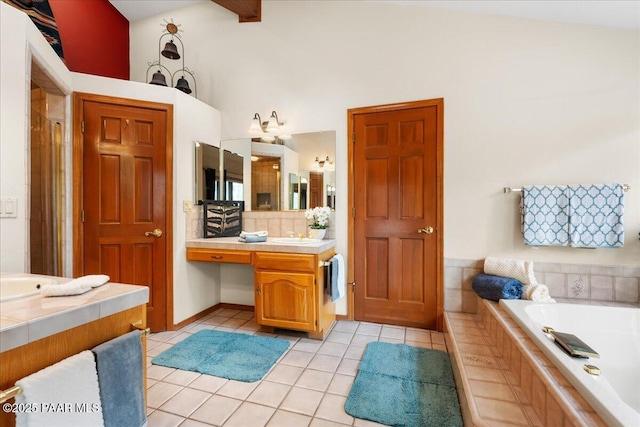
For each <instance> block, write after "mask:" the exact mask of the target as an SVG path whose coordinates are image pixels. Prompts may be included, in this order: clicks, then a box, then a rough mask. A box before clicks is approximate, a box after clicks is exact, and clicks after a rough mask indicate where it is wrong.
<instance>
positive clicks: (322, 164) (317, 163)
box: [313, 156, 333, 170]
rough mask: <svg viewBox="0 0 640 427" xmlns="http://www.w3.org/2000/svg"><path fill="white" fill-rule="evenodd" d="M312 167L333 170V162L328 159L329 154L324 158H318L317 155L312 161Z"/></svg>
mask: <svg viewBox="0 0 640 427" xmlns="http://www.w3.org/2000/svg"><path fill="white" fill-rule="evenodd" d="M313 168H314V169H316V170H333V163H331V162H330V161H329V156H327V158H326V159H324V160H319V159H318V157H316V159H315V160H314V161H313Z"/></svg>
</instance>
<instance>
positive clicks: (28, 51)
mask: <svg viewBox="0 0 640 427" xmlns="http://www.w3.org/2000/svg"><path fill="white" fill-rule="evenodd" d="M0 28H2V37H1V38H0V76H1V78H0V197H2V198H16V199H17V202H18V206H17V217H16V218H2V219H0V271H3V272H18V273H22V272H26V271H29V244H28V242H29V239H28V232H27V224H28V221H29V200H28V199H29V193H28V187H27V177H28V176H29V169H28V166H29V155H28V154H29V135H30V131H29V115H30V112H29V96H30V90H31V61H32V59H33V61H35V62H37V63H38V64H40V67H41V68H42V69H44V70H45V72H46V74H47V79H48V80H49V81H52V82H54V83H55V85H56V86H57V88H58V89H59V90H60V91H61V92H62V93H70V92H71V89H70V88H71V74H70V73H69V71H68V70H67V68H66V67H65V66H64V64H63V63H62V61H61V60H60V58H58V56H57V55H56V54H55V52H54V51H53V49H51V47H49V45H48V44H47V43H46V41H45V40H44V38H43V37H42V35H41V34H40V32H39V31H38V30H37V29H36V27H35V25H33V23H32V22H31V20H30V19H29V18H28V17H27V15H25V14H24V13H22V12H20V11H18V10H17V9H15V8H14V7H12V6H9V5H7V4H5V3H0ZM68 123H69V121H68V119H67V124H66V125H65V128H68V127H69V126H68ZM67 147H68V144H67ZM69 164H70V163H68V164H67V166H69ZM68 170H70V169H68ZM68 247H70V246H68Z"/></svg>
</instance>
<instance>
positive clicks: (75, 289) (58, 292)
mask: <svg viewBox="0 0 640 427" xmlns="http://www.w3.org/2000/svg"><path fill="white" fill-rule="evenodd" d="M109 279H110V278H109V276H107V275H105V274H91V275H87V276H82V277H78V278H77V279H73V280H71V281H69V282H67V283H62V284H59V285H44V286H43V287H42V289H41V290H40V293H41V294H42V296H45V297H59V296H67V295H80V294H83V293H85V292H88V291H90V290H91V289H92V288H95V287H98V286H102V285H104V284H105V283H107V282H108V281H109Z"/></svg>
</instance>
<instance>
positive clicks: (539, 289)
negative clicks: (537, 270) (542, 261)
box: [522, 283, 556, 302]
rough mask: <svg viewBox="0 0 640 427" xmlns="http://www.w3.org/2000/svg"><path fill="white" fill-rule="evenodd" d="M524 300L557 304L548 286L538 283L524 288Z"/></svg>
mask: <svg viewBox="0 0 640 427" xmlns="http://www.w3.org/2000/svg"><path fill="white" fill-rule="evenodd" d="M522 299H528V300H531V301H537V302H556V300H554V299H553V298H551V295H549V288H548V287H547V285H543V284H542V283H538V284H536V285H527V286H524V287H523V288H522Z"/></svg>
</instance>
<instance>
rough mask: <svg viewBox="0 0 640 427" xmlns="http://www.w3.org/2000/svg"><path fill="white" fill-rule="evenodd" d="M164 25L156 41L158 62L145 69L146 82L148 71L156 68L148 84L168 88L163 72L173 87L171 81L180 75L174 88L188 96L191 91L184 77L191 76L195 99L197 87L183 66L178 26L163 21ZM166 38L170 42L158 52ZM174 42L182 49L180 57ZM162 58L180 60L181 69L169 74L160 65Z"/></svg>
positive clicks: (193, 78) (189, 72) (181, 44)
mask: <svg viewBox="0 0 640 427" xmlns="http://www.w3.org/2000/svg"><path fill="white" fill-rule="evenodd" d="M165 24H166V25H165V31H164V32H163V33H162V35H160V39H159V40H158V60H157V61H153V62H149V63H148V65H149V68H147V80H149V71H150V70H152V69H156V68H157V71H156V72H155V73H153V77H152V78H151V81H149V84H152V85H158V86H168V84H167V78H166V77H165V75H164V74H163V73H162V71H163V70H164V71H166V72H167V74H168V75H169V76H170V78H171V80H170V81H171V86H173V81H174V79H175V77H176V74H181V76H180V78H179V79H178V81H177V83H176V86H175V87H176V89H178V90H180V91H182V92H184V93H186V94H190V93H191V92H193V91H192V90H191V88H190V87H189V82H188V81H187V79H186V76H191V79H192V80H193V88H194V91H195V92H194V96H195V97H196V98H197V97H198V95H197V92H198V91H197V85H196V78H195V76H194V75H193V72H192V71H190V70H189V69H188V68H187V67H185V66H184V44H183V43H182V40H181V39H180V35H179V34H178V31H179V28H178V27H179V25H176V24H174V23H173V20H172V21H171V22H167V21H165ZM166 36H169V37H170V40H169V41H168V42H167V43H166V44H165V45H164V48H163V49H162V50H160V49H161V46H162V39H163V38H165V37H166ZM174 40H177V41H178V42H179V43H180V47H181V48H182V55H180V51H179V50H178V46H176V44H175V43H174ZM162 57H165V58H168V59H171V60H178V59H181V58H182V68H180V69H179V70H177V71H175V72H173V73H171V71H170V70H169V69H168V68H167V67H165V66H164V65H162V63H161V59H162Z"/></svg>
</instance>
